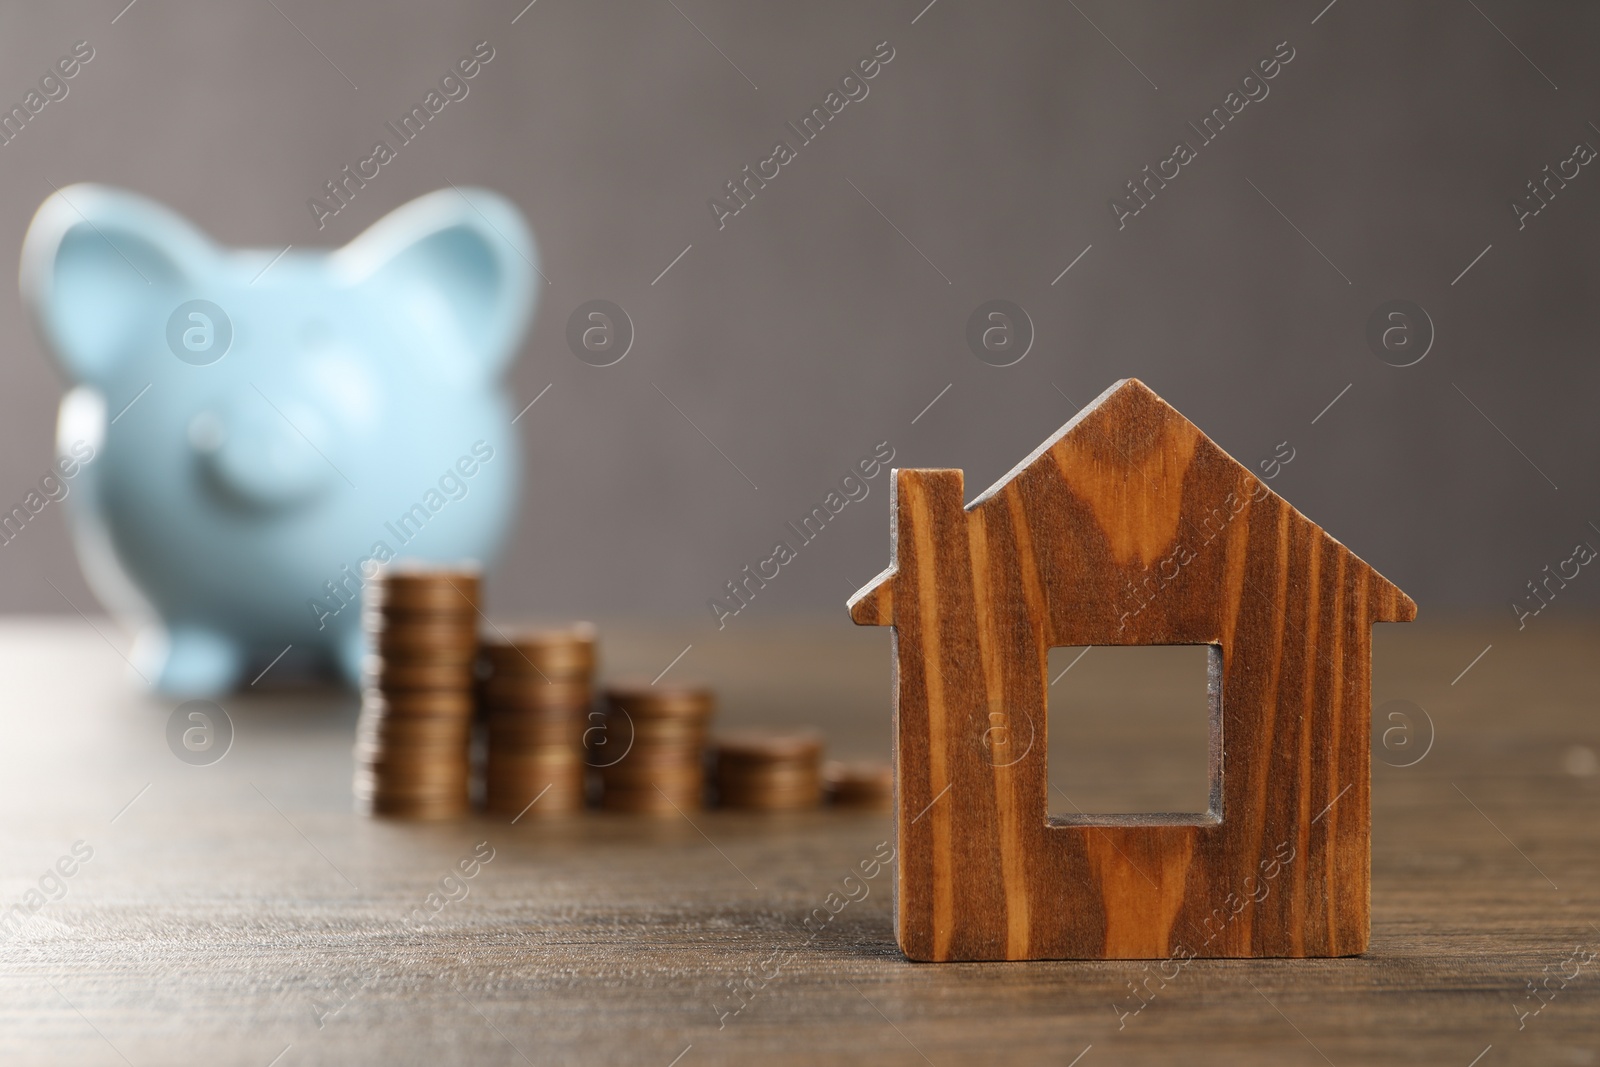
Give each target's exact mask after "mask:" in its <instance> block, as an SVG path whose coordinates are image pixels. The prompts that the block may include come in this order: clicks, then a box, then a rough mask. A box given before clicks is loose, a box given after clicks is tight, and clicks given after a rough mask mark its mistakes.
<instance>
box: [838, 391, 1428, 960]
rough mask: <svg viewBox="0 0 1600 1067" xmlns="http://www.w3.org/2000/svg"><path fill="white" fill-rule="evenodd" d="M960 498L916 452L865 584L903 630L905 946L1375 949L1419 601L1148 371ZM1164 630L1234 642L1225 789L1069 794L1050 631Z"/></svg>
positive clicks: (927, 954) (1097, 636)
mask: <svg viewBox="0 0 1600 1067" xmlns="http://www.w3.org/2000/svg"><path fill="white" fill-rule="evenodd" d="M964 493H965V487H964V484H963V478H962V473H961V472H960V471H958V470H897V471H896V472H895V474H894V482H893V500H892V502H891V505H890V506H891V512H892V516H893V520H892V521H893V534H892V545H893V549H892V551H893V558H892V561H891V565H890V567H889V569H887V570H886V571H884V572H883V573H882V574H881V575H879V576H878V578H876V579H875V580H874V581H873V582H872V583H870V584H869V585H868V586H866V587H865V588H864V589H862V590H861V591H860V592H858V593H857V594H856V595H855V596H854V597H853V598H852V599H851V602H850V613H851V617H852V618H853V619H854V620H855V621H856V622H857V623H860V624H865V625H880V626H881V625H888V626H893V627H894V629H895V649H896V675H895V683H894V700H895V723H896V725H895V743H896V750H895V760H896V784H897V808H896V821H897V826H896V829H897V833H898V842H899V860H898V862H899V896H898V899H897V913H896V932H897V937H898V939H899V942H900V945H901V948H902V949H903V950H904V952H905V953H906V955H907V956H909V957H911V958H912V959H915V960H935V961H948V960H1025V959H1064V958H1076V959H1118V958H1158V957H1181V958H1189V957H1192V956H1213V957H1219V956H1220V957H1259V956H1291V957H1305V956H1345V955H1352V954H1356V953H1360V952H1363V951H1364V950H1365V949H1366V947H1367V940H1368V931H1369V910H1370V889H1369V886H1370V853H1371V848H1370V832H1371V831H1370V827H1371V821H1370V810H1371V802H1370V776H1369V772H1368V759H1369V748H1368V746H1369V736H1370V735H1369V715H1370V706H1371V686H1370V675H1371V627H1372V624H1373V623H1374V622H1402V621H1409V620H1411V619H1413V618H1414V617H1415V615H1416V605H1415V604H1414V603H1412V601H1411V600H1410V598H1408V597H1407V596H1406V595H1405V594H1404V593H1402V592H1401V591H1400V590H1399V589H1397V588H1396V587H1395V586H1394V585H1393V584H1391V583H1390V582H1389V581H1387V580H1386V579H1384V578H1383V577H1382V576H1381V575H1379V574H1378V573H1377V572H1376V571H1374V570H1373V569H1372V568H1371V567H1369V566H1368V565H1367V564H1366V563H1364V562H1362V560H1361V559H1359V558H1358V557H1357V556H1355V555H1354V554H1353V553H1351V552H1350V551H1349V550H1348V549H1346V548H1345V547H1344V546H1343V545H1341V544H1340V543H1339V542H1338V541H1336V540H1334V539H1333V538H1332V537H1330V536H1329V535H1328V534H1326V533H1325V532H1324V531H1323V530H1321V529H1320V528H1319V527H1318V526H1316V524H1314V523H1312V522H1311V521H1310V520H1309V519H1307V518H1306V517H1305V516H1304V515H1301V514H1300V513H1299V512H1298V511H1296V510H1295V509H1294V508H1292V507H1291V506H1290V505H1289V504H1288V503H1286V502H1285V501H1284V500H1283V499H1282V498H1281V497H1279V496H1277V495H1276V494H1275V493H1273V492H1272V491H1271V490H1270V489H1268V487H1267V486H1266V484H1265V483H1264V482H1262V481H1261V480H1259V479H1258V478H1256V477H1255V475H1253V474H1252V473H1251V472H1250V471H1249V470H1248V469H1246V468H1245V467H1244V466H1242V465H1241V464H1239V463H1238V462H1236V461H1235V460H1233V459H1232V458H1231V457H1229V456H1228V455H1227V454H1226V453H1224V452H1223V451H1222V450H1221V449H1220V448H1218V447H1217V446H1216V445H1215V444H1213V443H1212V442H1211V441H1210V440H1209V439H1208V438H1206V436H1205V435H1204V434H1202V433H1201V432H1200V431H1199V430H1198V429H1197V428H1196V427H1195V426H1194V425H1193V424H1192V423H1190V422H1189V421H1188V420H1187V419H1185V418H1183V417H1182V416H1181V415H1179V414H1178V413H1177V412H1176V411H1174V410H1173V409H1172V408H1171V407H1170V406H1168V405H1167V404H1166V403H1165V402H1163V401H1162V400H1161V399H1160V398H1159V397H1157V396H1156V395H1155V394H1154V393H1153V392H1151V391H1150V390H1149V389H1148V388H1146V387H1145V386H1144V385H1143V384H1142V383H1140V382H1138V381H1136V380H1132V379H1127V380H1124V381H1121V382H1118V383H1117V384H1116V385H1114V386H1112V388H1110V389H1108V390H1107V391H1106V392H1105V393H1104V394H1102V395H1101V396H1100V398H1099V399H1097V400H1096V401H1095V402H1094V403H1092V404H1090V405H1089V406H1088V407H1087V408H1085V409H1084V410H1083V411H1082V412H1080V413H1079V414H1078V415H1077V416H1076V417H1075V418H1074V419H1073V420H1072V421H1070V422H1069V423H1067V425H1066V426H1064V427H1063V428H1062V429H1061V430H1060V431H1059V432H1057V433H1056V434H1055V435H1054V436H1052V437H1051V438H1050V439H1049V440H1047V441H1046V442H1045V443H1044V444H1043V445H1041V446H1040V447H1039V449H1037V450H1036V451H1035V452H1034V453H1033V454H1032V455H1030V456H1029V457H1027V459H1025V460H1024V461H1023V462H1022V463H1021V464H1020V465H1019V466H1018V467H1017V468H1016V469H1014V470H1013V471H1012V472H1011V473H1010V474H1008V475H1007V476H1006V477H1005V478H1003V479H1001V481H1000V482H999V483H997V484H996V485H995V486H994V487H993V488H991V489H990V490H988V491H987V492H985V493H984V494H982V495H981V496H979V497H978V498H977V499H976V500H974V501H973V502H972V503H971V504H970V505H964V504H963V501H964ZM1153 644H1203V645H1207V646H1210V647H1211V649H1212V654H1211V662H1212V668H1211V683H1210V684H1211V698H1212V699H1211V707H1212V726H1211V730H1212V744H1211V803H1210V807H1209V810H1208V811H1205V812H1195V813H1180V814H1171V815H1140V816H1122V817H1106V816H1100V817H1096V818H1094V819H1093V820H1090V819H1088V818H1059V817H1058V818H1054V819H1052V818H1050V817H1048V816H1047V811H1048V797H1047V790H1048V787H1049V783H1048V773H1047V763H1046V753H1047V746H1048V736H1047V716H1046V706H1045V695H1046V692H1047V688H1048V679H1047V670H1046V667H1047V656H1048V652H1049V649H1050V648H1052V647H1059V646H1069V645H1153ZM1023 738H1026V739H1028V740H1029V741H1030V742H1031V746H1030V747H1029V748H1027V749H1026V750H1025V751H1019V749H1020V747H1021V739H1023Z"/></svg>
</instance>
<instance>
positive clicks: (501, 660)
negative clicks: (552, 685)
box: [483, 622, 596, 681]
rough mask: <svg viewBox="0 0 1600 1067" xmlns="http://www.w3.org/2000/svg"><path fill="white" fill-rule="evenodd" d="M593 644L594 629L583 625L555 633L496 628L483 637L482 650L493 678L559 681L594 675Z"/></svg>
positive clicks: (585, 624)
mask: <svg viewBox="0 0 1600 1067" xmlns="http://www.w3.org/2000/svg"><path fill="white" fill-rule="evenodd" d="M595 641H596V631H595V627H594V625H593V624H591V623H586V622H580V623H575V624H573V625H572V626H569V627H566V628H564V629H554V630H537V629H527V628H511V629H509V630H508V629H507V628H505V627H500V626H496V627H491V629H490V632H488V633H486V634H485V635H484V638H483V650H484V655H485V657H486V658H487V659H488V661H489V665H490V669H491V671H492V673H493V674H495V675H511V676H520V675H532V676H533V677H535V678H538V679H540V680H541V681H543V680H549V681H559V680H562V679H568V678H574V677H579V676H581V677H585V678H586V677H588V676H589V675H590V674H591V673H593V671H594V666H595Z"/></svg>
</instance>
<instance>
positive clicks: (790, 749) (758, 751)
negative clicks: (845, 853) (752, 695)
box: [715, 732, 822, 811]
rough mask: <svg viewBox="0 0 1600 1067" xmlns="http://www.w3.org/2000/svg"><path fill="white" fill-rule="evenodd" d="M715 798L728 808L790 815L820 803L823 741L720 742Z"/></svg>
mask: <svg viewBox="0 0 1600 1067" xmlns="http://www.w3.org/2000/svg"><path fill="white" fill-rule="evenodd" d="M715 752H716V764H717V796H718V798H719V800H720V801H721V804H722V806H723V807H725V808H745V809H748V810H752V811H792V810H795V809H799V808H814V807H816V806H817V804H818V802H819V801H820V800H821V799H822V768H821V763H822V738H821V737H820V736H818V735H817V734H814V733H810V732H804V733H787V734H784V733H755V732H746V733H739V734H729V735H727V736H725V737H721V738H718V739H717V742H716V745H715Z"/></svg>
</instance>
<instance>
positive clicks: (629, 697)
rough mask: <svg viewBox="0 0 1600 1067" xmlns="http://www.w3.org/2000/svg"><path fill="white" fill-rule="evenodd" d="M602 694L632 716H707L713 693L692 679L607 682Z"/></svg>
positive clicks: (709, 711) (714, 701)
mask: <svg viewBox="0 0 1600 1067" xmlns="http://www.w3.org/2000/svg"><path fill="white" fill-rule="evenodd" d="M604 696H605V699H606V701H607V703H608V704H610V705H611V706H612V707H615V708H620V709H622V710H624V711H626V712H627V713H628V714H630V715H635V716H650V715H672V714H697V715H706V716H709V715H711V714H712V713H713V711H714V710H715V708H716V695H715V694H714V693H712V691H711V690H710V689H709V688H707V687H706V686H703V685H697V684H693V683H683V684H672V683H658V684H656V685H650V684H648V683H632V682H629V683H617V684H613V685H609V686H607V687H606V689H605V692H604Z"/></svg>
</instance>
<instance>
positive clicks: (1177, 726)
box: [1045, 645, 1222, 822]
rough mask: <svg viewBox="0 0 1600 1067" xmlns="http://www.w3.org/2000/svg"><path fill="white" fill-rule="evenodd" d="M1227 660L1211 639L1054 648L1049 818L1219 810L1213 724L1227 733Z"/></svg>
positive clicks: (1049, 701)
mask: <svg viewBox="0 0 1600 1067" xmlns="http://www.w3.org/2000/svg"><path fill="white" fill-rule="evenodd" d="M1221 662H1222V650H1221V649H1220V648H1218V647H1217V646H1215V645H1093V646H1090V647H1088V648H1084V647H1078V648H1052V649H1051V650H1050V661H1049V670H1050V673H1049V676H1048V680H1049V686H1048V689H1047V691H1046V697H1045V707H1046V711H1047V714H1048V716H1049V728H1048V733H1047V737H1048V740H1049V768H1050V770H1049V776H1050V786H1049V792H1050V799H1049V806H1048V808H1047V811H1048V812H1049V815H1050V816H1051V818H1052V819H1055V818H1065V819H1068V820H1070V821H1074V822H1081V821H1084V819H1085V817H1088V820H1089V821H1093V820H1094V819H1095V818H1096V817H1099V816H1114V815H1150V814H1167V815H1175V816H1179V817H1181V818H1183V820H1184V821H1189V820H1192V819H1193V818H1195V817H1197V816H1199V817H1204V816H1205V815H1207V814H1208V813H1209V814H1211V815H1213V816H1220V815H1221V812H1220V810H1213V808H1212V795H1213V785H1214V784H1215V785H1216V786H1217V787H1218V788H1217V792H1218V806H1219V807H1220V782H1217V783H1213V781H1212V732H1213V723H1214V722H1215V723H1216V730H1217V731H1218V732H1219V733H1220V731H1221V709H1222V704H1221V675H1222V671H1221ZM1213 668H1215V669H1213ZM1217 741H1218V745H1217V748H1218V751H1220V747H1221V746H1220V741H1221V738H1220V736H1219V737H1218V738H1217Z"/></svg>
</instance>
